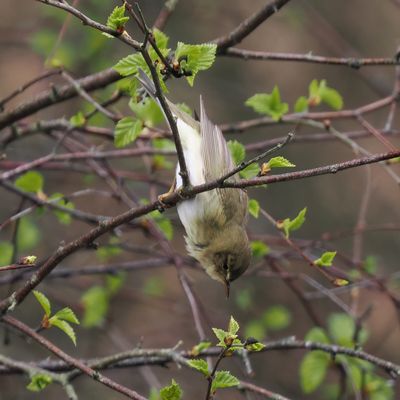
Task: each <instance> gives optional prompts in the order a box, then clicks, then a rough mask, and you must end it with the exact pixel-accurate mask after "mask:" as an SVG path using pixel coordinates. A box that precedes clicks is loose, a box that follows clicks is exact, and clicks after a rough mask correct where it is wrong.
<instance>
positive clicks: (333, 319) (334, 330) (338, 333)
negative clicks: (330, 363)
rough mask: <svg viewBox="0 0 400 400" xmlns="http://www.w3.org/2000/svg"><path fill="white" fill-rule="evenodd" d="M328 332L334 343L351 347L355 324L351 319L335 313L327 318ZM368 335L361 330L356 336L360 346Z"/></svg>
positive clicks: (345, 315)
mask: <svg viewBox="0 0 400 400" xmlns="http://www.w3.org/2000/svg"><path fill="white" fill-rule="evenodd" d="M328 327H329V332H330V334H331V337H332V339H333V340H334V342H335V343H337V344H339V345H341V346H345V347H353V346H354V340H353V335H354V331H355V323H354V321H353V319H352V318H351V317H350V316H349V315H347V314H344V313H335V314H332V315H330V316H329V319H328ZM367 337H368V334H367V332H366V330H365V329H363V328H362V329H361V331H360V333H359V335H358V341H359V343H360V344H364V343H365V342H366V340H367Z"/></svg>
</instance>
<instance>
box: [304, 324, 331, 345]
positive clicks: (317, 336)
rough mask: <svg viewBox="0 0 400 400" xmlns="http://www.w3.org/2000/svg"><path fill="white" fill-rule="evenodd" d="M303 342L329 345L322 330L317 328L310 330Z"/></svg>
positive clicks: (326, 336)
mask: <svg viewBox="0 0 400 400" xmlns="http://www.w3.org/2000/svg"><path fill="white" fill-rule="evenodd" d="M304 340H305V341H309V342H318V343H324V344H329V343H330V340H329V338H328V335H327V333H326V332H325V331H324V330H323V329H322V328H319V327H314V328H312V329H310V330H309V331H308V333H307V335H306V337H305V338H304Z"/></svg>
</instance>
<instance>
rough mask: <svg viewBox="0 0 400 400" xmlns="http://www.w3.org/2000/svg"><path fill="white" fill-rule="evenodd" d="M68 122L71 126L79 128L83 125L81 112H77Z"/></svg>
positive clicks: (83, 120)
mask: <svg viewBox="0 0 400 400" xmlns="http://www.w3.org/2000/svg"><path fill="white" fill-rule="evenodd" d="M69 122H70V123H71V125H72V126H74V127H79V126H83V125H85V122H86V120H85V116H84V115H83V113H82V111H79V112H78V113H76V114H75V115H73V116H72V117H71V118H70V119H69Z"/></svg>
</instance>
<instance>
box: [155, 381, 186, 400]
mask: <svg viewBox="0 0 400 400" xmlns="http://www.w3.org/2000/svg"><path fill="white" fill-rule="evenodd" d="M160 396H161V400H181V398H182V389H181V387H180V386H179V384H177V383H176V382H175V380H174V379H172V382H171V385H169V386H166V387H164V388H162V389H161V390H160Z"/></svg>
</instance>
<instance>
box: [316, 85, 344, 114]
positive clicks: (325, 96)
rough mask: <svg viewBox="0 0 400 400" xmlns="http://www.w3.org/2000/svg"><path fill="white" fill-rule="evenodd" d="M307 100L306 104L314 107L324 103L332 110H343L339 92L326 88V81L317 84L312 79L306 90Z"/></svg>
mask: <svg viewBox="0 0 400 400" xmlns="http://www.w3.org/2000/svg"><path fill="white" fill-rule="evenodd" d="M308 91H309V99H308V103H309V104H312V105H314V106H317V105H319V104H320V103H321V102H324V103H325V104H327V105H328V106H330V107H332V108H333V109H334V110H340V109H342V108H343V99H342V96H341V95H340V94H339V92H338V91H337V90H335V89H332V88H330V87H328V86H327V84H326V80H324V79H323V80H321V81H320V82H318V81H317V80H316V79H314V80H313V81H312V82H311V83H310V86H309V88H308Z"/></svg>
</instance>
